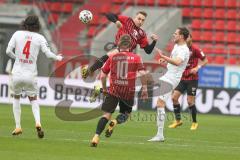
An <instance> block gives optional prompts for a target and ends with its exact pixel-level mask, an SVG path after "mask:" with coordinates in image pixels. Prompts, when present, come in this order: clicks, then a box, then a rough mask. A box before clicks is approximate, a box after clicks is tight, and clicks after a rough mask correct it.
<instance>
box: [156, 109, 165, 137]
mask: <svg viewBox="0 0 240 160" xmlns="http://www.w3.org/2000/svg"><path fill="white" fill-rule="evenodd" d="M164 122H165V108H157V127H158V131H157V136H159V137H164V136H163V129H164Z"/></svg>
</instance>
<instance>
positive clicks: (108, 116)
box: [103, 112, 112, 120]
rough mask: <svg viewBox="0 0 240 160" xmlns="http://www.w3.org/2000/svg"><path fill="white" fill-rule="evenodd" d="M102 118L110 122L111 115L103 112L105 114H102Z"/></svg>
mask: <svg viewBox="0 0 240 160" xmlns="http://www.w3.org/2000/svg"><path fill="white" fill-rule="evenodd" d="M103 117H105V118H106V119H107V120H110V119H111V117H112V114H111V113H107V112H105V113H104V114H103Z"/></svg>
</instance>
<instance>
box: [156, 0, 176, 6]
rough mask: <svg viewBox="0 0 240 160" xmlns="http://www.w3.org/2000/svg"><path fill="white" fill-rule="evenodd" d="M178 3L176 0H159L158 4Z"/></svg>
mask: <svg viewBox="0 0 240 160" xmlns="http://www.w3.org/2000/svg"><path fill="white" fill-rule="evenodd" d="M174 4H176V0H158V5H160V6H169V5H174Z"/></svg>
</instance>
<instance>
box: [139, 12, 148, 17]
mask: <svg viewBox="0 0 240 160" xmlns="http://www.w3.org/2000/svg"><path fill="white" fill-rule="evenodd" d="M138 14H142V15H144V17H147V13H146V12H145V11H139V12H137V15H138Z"/></svg>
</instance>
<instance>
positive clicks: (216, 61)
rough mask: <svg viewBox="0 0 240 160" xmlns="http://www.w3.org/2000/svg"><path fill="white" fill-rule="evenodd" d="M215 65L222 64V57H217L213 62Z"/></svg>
mask: <svg viewBox="0 0 240 160" xmlns="http://www.w3.org/2000/svg"><path fill="white" fill-rule="evenodd" d="M214 62H215V63H216V64H224V63H225V58H224V57H223V56H217V57H216V58H215V61H214Z"/></svg>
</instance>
